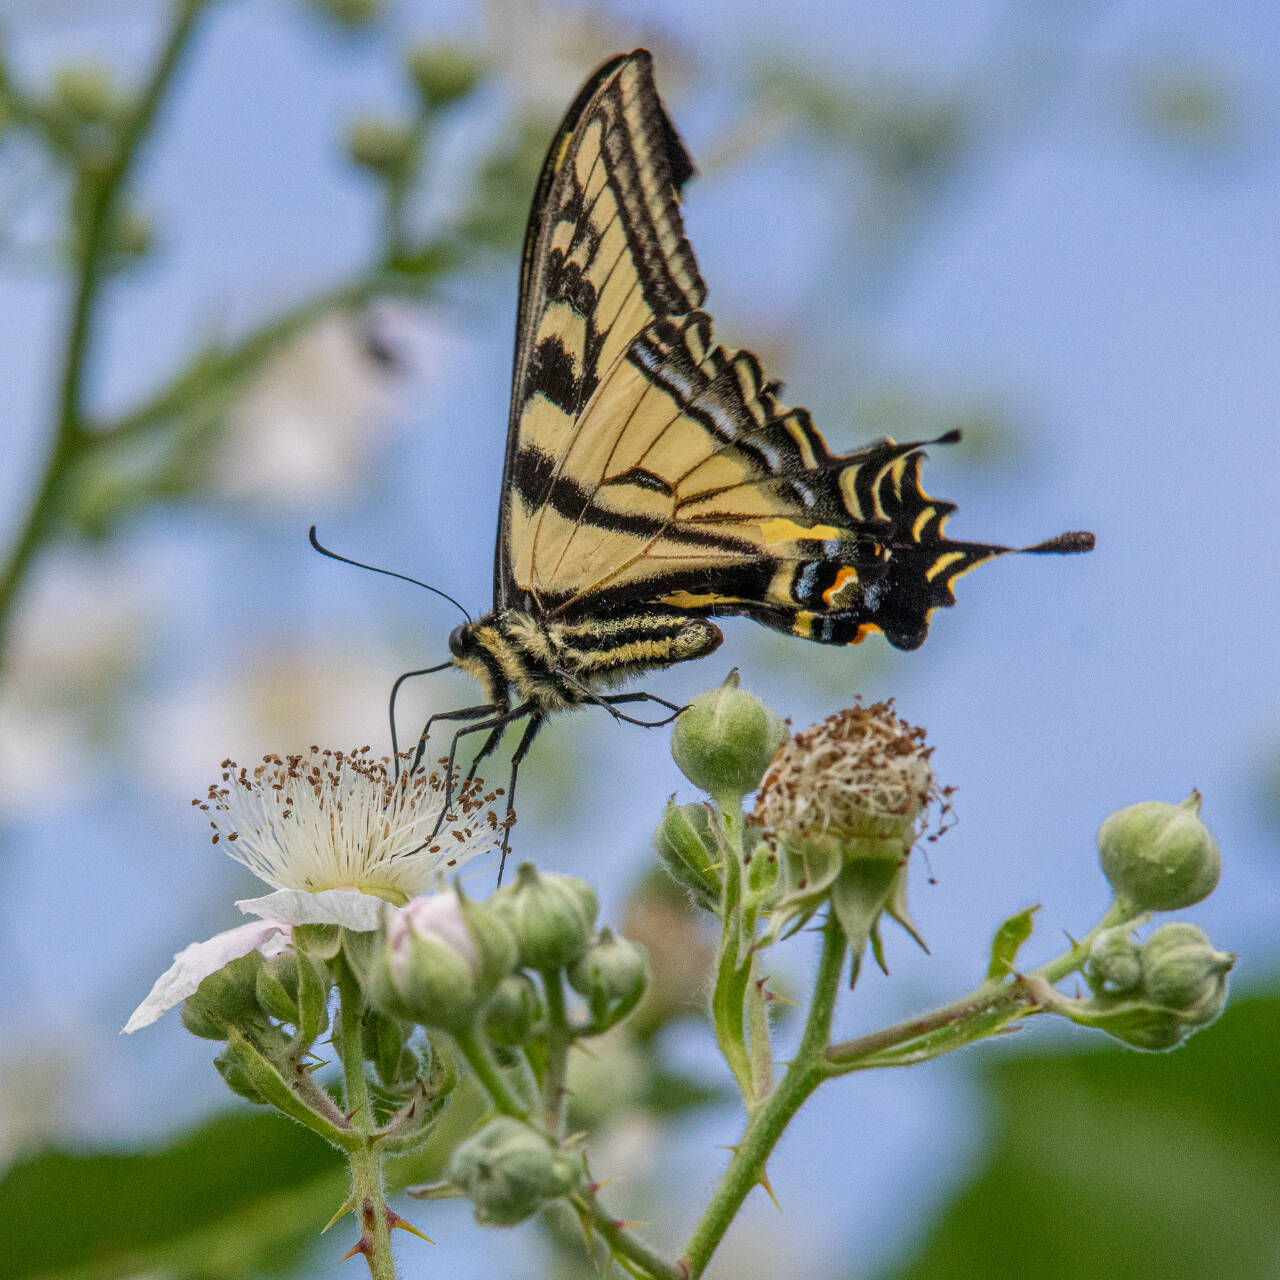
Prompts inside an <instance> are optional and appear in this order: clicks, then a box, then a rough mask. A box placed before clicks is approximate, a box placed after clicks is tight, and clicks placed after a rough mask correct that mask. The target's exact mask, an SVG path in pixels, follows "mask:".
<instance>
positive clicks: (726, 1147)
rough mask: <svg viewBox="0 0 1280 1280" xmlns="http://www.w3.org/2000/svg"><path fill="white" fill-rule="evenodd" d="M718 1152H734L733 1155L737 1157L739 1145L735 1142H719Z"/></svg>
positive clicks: (717, 1144) (717, 1145)
mask: <svg viewBox="0 0 1280 1280" xmlns="http://www.w3.org/2000/svg"><path fill="white" fill-rule="evenodd" d="M716 1150H717V1151H732V1152H733V1154H734V1155H735V1156H736V1155H737V1154H738V1144H737V1143H736V1142H735V1143H728V1142H717V1143H716Z"/></svg>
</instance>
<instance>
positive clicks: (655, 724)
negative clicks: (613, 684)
mask: <svg viewBox="0 0 1280 1280" xmlns="http://www.w3.org/2000/svg"><path fill="white" fill-rule="evenodd" d="M601 702H604V703H606V704H607V705H608V706H611V707H616V706H617V705H618V703H620V702H656V703H658V705H659V706H663V707H666V708H667V710H668V711H670V712H671V714H670V715H669V716H667V717H666V718H665V719H663V720H633V719H631V717H629V716H624V717H623V719H625V720H628V721H629V723H631V724H639V725H643V726H644V727H645V728H646V729H660V728H661V727H662V726H663V725H664V724H670V723H671V722H672V721H673V720H674V719H675V718H676V716H678V715H679V714H680V713H681V712H682V711H683V710H684V709H685V707H687V706H688V705H689V704H688V703H685V705H684V706H677V705H676V704H675V703H674V702H668V701H667V700H666V698H660V697H658V695H657V694H656V693H646V692H645V691H644V690H643V689H642V690H641V691H640V692H639V693H615V694H610V695H609V696H608V697H605V698H601Z"/></svg>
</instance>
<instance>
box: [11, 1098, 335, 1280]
mask: <svg viewBox="0 0 1280 1280" xmlns="http://www.w3.org/2000/svg"><path fill="white" fill-rule="evenodd" d="M346 1189H347V1174H346V1171H345V1169H344V1168H343V1165H342V1161H341V1158H340V1157H339V1156H338V1154H337V1152H335V1151H332V1150H331V1149H330V1148H329V1147H327V1146H326V1145H325V1144H324V1143H323V1142H322V1141H321V1140H320V1139H319V1138H317V1137H316V1136H315V1135H314V1134H312V1133H309V1132H308V1131H307V1130H305V1129H303V1128H302V1127H301V1126H299V1125H295V1124H290V1123H288V1122H286V1121H284V1120H282V1119H281V1118H280V1117H278V1116H271V1115H264V1114H263V1113H261V1112H256V1111H255V1112H251V1111H247V1110H246V1111H235V1112H232V1113H229V1114H227V1115H222V1116H219V1117H217V1118H216V1119H214V1120H211V1121H209V1122H208V1123H206V1124H204V1125H201V1126H200V1127H199V1128H198V1129H196V1130H195V1131H194V1132H192V1133H190V1134H188V1135H186V1136H185V1137H182V1138H179V1139H178V1140H177V1141H176V1142H172V1143H170V1144H169V1145H167V1146H164V1147H159V1148H154V1149H152V1150H149V1151H139V1152H134V1153H131V1154H110V1155H109V1154H102V1153H97V1154H76V1153H69V1152H62V1151H49V1152H45V1153H43V1154H40V1155H36V1156H33V1157H31V1158H30V1159H28V1160H24V1161H22V1162H20V1163H18V1164H16V1165H14V1166H13V1167H12V1168H10V1169H9V1171H8V1173H7V1174H6V1175H5V1177H4V1180H3V1181H2V1182H0V1257H3V1258H4V1260H5V1274H6V1275H7V1276H8V1277H10V1280H22V1278H24V1277H41V1278H42V1280H43V1278H48V1280H52V1278H53V1277H58V1280H79V1278H80V1277H84V1278H85V1280H89V1278H92V1280H110V1277H114V1276H132V1275H137V1274H139V1273H140V1272H155V1273H162V1274H164V1275H166V1276H174V1277H192V1278H193V1280H194V1278H199V1280H238V1278H239V1277H244V1276H250V1275H261V1274H283V1273H284V1272H287V1271H288V1270H289V1269H290V1267H291V1266H292V1264H293V1263H295V1262H296V1261H297V1260H298V1259H299V1257H300V1255H301V1254H302V1253H303V1252H304V1250H305V1249H306V1248H307V1246H308V1245H309V1244H310V1243H312V1242H313V1241H314V1239H315V1237H316V1235H317V1233H318V1232H319V1230H320V1228H321V1227H322V1226H323V1225H324V1223H325V1221H326V1220H327V1219H328V1217H329V1215H330V1214H331V1213H332V1212H333V1210H334V1209H335V1208H337V1206H338V1205H339V1204H340V1203H341V1202H342V1199H343V1196H344V1195H345V1194H346Z"/></svg>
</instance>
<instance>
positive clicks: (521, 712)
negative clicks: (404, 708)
mask: <svg viewBox="0 0 1280 1280" xmlns="http://www.w3.org/2000/svg"><path fill="white" fill-rule="evenodd" d="M469 709H470V710H474V708H469ZM484 710H492V708H484ZM532 710H533V708H532V707H529V706H523V707H516V708H515V709H514V710H512V711H503V712H502V713H501V714H500V715H497V716H494V717H493V719H492V720H482V721H481V722H480V723H479V724H471V725H468V726H467V727H466V728H465V729H459V730H458V732H457V733H455V734H454V735H453V741H452V742H450V743H449V761H448V764H447V765H446V767H445V784H444V785H445V791H444V807H443V808H442V809H441V810H440V816H439V818H437V819H436V825H435V827H434V828H433V829H432V832H431V835H432V837H433V838H434V837H435V836H437V835H439V834H440V828H441V827H443V826H444V824H445V819H446V818H447V817H448V816H449V810H450V809H451V808H453V771H454V761H455V760H456V759H457V755H458V742H459V741H460V740H461V739H462V738H464V737H465V736H466V735H467V734H469V733H482V732H486V731H487V732H488V734H489V736H488V738H486V739H485V743H484V746H483V747H481V748H480V750H479V751H478V752H477V753H476V758H475V759H474V760H473V761H472V762H471V768H470V770H469V771H468V773H467V777H466V781H464V782H463V784H462V785H463V786H464V787H465V786H466V785H467V783H468V782H470V781H471V779H472V778H474V777H475V775H476V767H477V766H478V765H479V763H480V761H481V760H483V759H484V758H485V756H487V755H489V754H490V753H491V752H492V751H493V750H494V749H495V748H496V747H497V745H498V743H499V742H500V741H501V740H502V731H503V730H504V729H505V728H506V727H507V725H509V724H511V723H512V722H513V721H515V720H520V719H522V718H523V717H524V716H527V715H529V714H530V713H531V712H532ZM446 714H447V713H446ZM440 718H441V719H444V718H446V717H445V716H441V717H440ZM453 718H454V719H458V718H459V716H458V714H457V713H454V715H453Z"/></svg>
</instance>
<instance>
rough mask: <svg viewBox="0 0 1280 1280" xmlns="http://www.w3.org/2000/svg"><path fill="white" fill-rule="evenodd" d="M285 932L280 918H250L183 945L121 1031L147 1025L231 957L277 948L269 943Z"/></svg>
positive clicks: (126, 1031)
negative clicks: (247, 920) (208, 936)
mask: <svg viewBox="0 0 1280 1280" xmlns="http://www.w3.org/2000/svg"><path fill="white" fill-rule="evenodd" d="M288 934H289V926H288V924H286V923H282V922H281V921H280V920H253V921H250V922H249V923H248V924H242V925H238V926H237V927H236V928H234V929H228V930H226V932H225V933H218V934H215V935H214V936H213V937H212V938H209V939H207V940H206V941H204V942H193V943H192V944H191V945H190V946H189V947H184V948H183V949H182V950H181V951H179V952H178V954H177V955H176V956H174V957H173V964H172V965H170V966H169V968H168V969H166V970H165V971H164V973H162V974H161V975H160V976H159V977H158V978H157V979H156V984H155V986H153V987H152V988H151V993H150V994H149V995H148V996H147V998H146V999H145V1000H144V1001H143V1002H142V1003H141V1004H140V1005H139V1006H138V1007H137V1008H136V1009H135V1010H134V1011H133V1013H132V1015H131V1016H130V1018H129V1021H128V1022H126V1023H125V1024H124V1028H123V1030H122V1031H121V1034H122V1035H132V1034H133V1032H135V1031H139V1030H141V1029H142V1028H143V1027H149V1026H150V1025H151V1024H152V1023H153V1022H155V1021H156V1020H157V1019H158V1018H159V1017H160V1016H161V1014H164V1013H167V1012H168V1011H169V1010H170V1009H172V1008H173V1006H174V1005H176V1004H181V1003H182V1002H183V1001H184V1000H185V999H186V998H187V997H188V996H189V995H193V994H194V993H195V990H196V988H197V987H198V986H199V985H200V984H201V983H202V982H203V981H204V980H205V978H207V977H208V976H209V975H210V974H211V973H217V972H218V970H219V969H221V968H222V966H223V965H225V964H229V963H230V962H231V961H232V960H237V959H239V957H240V956H247V955H248V954H249V952H250V951H256V950H268V949H270V950H272V951H278V950H279V947H278V946H277V947H275V948H270V946H269V944H271V943H272V942H273V941H275V940H277V938H279V937H280V935H283V936H284V937H285V938H286V939H287V937H288Z"/></svg>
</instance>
